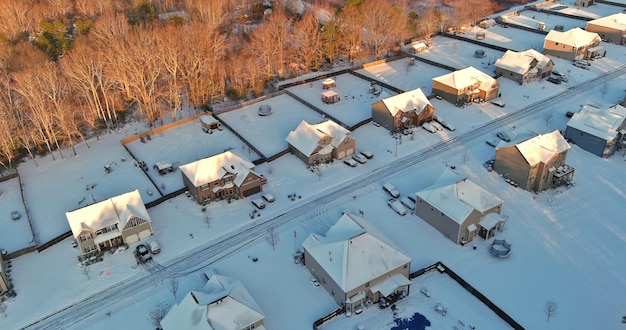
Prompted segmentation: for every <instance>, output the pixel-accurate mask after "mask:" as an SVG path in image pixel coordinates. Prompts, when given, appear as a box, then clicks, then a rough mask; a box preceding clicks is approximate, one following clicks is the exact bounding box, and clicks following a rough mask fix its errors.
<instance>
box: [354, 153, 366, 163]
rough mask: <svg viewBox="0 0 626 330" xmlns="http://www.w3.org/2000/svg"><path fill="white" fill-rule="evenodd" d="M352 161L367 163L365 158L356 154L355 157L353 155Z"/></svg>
mask: <svg viewBox="0 0 626 330" xmlns="http://www.w3.org/2000/svg"><path fill="white" fill-rule="evenodd" d="M352 159H354V160H356V161H357V162H359V163H361V164H365V163H367V158H365V156H363V155H361V154H354V155H352Z"/></svg>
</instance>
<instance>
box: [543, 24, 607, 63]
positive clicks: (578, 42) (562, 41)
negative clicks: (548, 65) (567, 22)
mask: <svg viewBox="0 0 626 330" xmlns="http://www.w3.org/2000/svg"><path fill="white" fill-rule="evenodd" d="M601 41H602V40H601V39H600V36H599V35H598V34H597V33H593V32H587V31H585V30H583V29H581V28H578V27H576V28H573V29H571V30H569V31H565V32H560V31H556V30H552V31H550V32H548V34H547V35H546V37H545V38H544V41H543V52H544V53H545V54H548V55H553V56H556V57H559V58H563V59H566V60H570V61H577V60H583V59H588V58H593V57H596V56H598V55H601V52H602V46H600V42H601Z"/></svg>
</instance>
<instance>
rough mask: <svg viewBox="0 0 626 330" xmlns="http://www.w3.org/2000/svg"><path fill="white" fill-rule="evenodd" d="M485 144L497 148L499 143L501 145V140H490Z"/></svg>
mask: <svg viewBox="0 0 626 330" xmlns="http://www.w3.org/2000/svg"><path fill="white" fill-rule="evenodd" d="M485 143H487V145H489V146H491V147H494V148H495V147H496V146H497V145H498V143H500V140H498V139H490V140H487V141H485Z"/></svg>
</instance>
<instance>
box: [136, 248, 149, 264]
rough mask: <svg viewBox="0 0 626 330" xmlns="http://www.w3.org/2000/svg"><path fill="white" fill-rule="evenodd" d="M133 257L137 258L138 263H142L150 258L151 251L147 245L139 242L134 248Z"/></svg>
mask: <svg viewBox="0 0 626 330" xmlns="http://www.w3.org/2000/svg"><path fill="white" fill-rule="evenodd" d="M135 258H136V259H137V262H138V263H140V264H143V263H146V262H148V261H150V260H152V253H151V252H150V249H148V247H147V246H145V245H144V244H139V245H137V247H136V248H135Z"/></svg>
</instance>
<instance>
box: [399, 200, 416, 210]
mask: <svg viewBox="0 0 626 330" xmlns="http://www.w3.org/2000/svg"><path fill="white" fill-rule="evenodd" d="M400 203H402V205H404V206H405V207H406V208H407V209H409V210H411V211H414V210H415V203H414V202H412V201H411V200H410V199H409V198H408V197H402V198H400Z"/></svg>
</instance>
